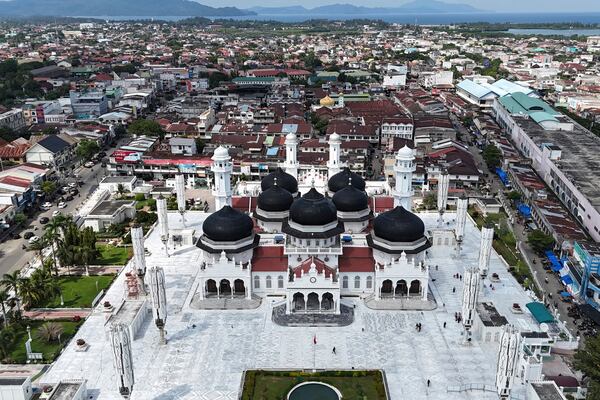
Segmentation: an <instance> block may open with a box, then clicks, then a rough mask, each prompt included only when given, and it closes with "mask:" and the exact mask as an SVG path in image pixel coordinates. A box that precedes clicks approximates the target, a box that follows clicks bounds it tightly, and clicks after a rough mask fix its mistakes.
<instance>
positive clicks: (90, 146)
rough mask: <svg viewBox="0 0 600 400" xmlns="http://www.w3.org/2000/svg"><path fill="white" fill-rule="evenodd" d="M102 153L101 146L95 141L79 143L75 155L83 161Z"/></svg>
mask: <svg viewBox="0 0 600 400" xmlns="http://www.w3.org/2000/svg"><path fill="white" fill-rule="evenodd" d="M99 151H100V146H98V143H96V142H95V141H94V140H82V141H81V142H79V145H78V146H77V149H76V150H75V153H76V154H77V157H79V158H80V159H82V160H89V159H90V158H92V156H93V155H94V154H96V153H98V152H99Z"/></svg>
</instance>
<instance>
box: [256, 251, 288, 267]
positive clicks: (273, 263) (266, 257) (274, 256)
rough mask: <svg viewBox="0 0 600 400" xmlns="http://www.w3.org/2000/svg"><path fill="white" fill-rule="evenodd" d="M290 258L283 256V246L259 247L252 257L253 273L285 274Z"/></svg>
mask: <svg viewBox="0 0 600 400" xmlns="http://www.w3.org/2000/svg"><path fill="white" fill-rule="evenodd" d="M287 267H288V258H287V257H286V256H284V255H283V246H259V247H257V248H256V249H255V250H254V256H253V257H252V271H257V272H270V271H274V272H275V271H277V272H285V271H287Z"/></svg>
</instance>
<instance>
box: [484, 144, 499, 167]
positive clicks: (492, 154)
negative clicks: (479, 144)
mask: <svg viewBox="0 0 600 400" xmlns="http://www.w3.org/2000/svg"><path fill="white" fill-rule="evenodd" d="M482 156H483V159H484V160H485V162H486V164H487V166H488V168H489V169H495V168H496V167H499V166H500V164H501V163H500V160H501V158H502V154H501V153H500V149H498V148H497V147H496V146H494V145H493V144H490V145H487V146H485V148H484V149H483V154H482Z"/></svg>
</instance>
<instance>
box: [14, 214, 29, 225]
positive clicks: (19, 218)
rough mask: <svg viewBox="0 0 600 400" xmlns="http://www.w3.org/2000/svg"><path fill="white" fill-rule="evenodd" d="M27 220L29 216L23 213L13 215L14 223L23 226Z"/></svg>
mask: <svg viewBox="0 0 600 400" xmlns="http://www.w3.org/2000/svg"><path fill="white" fill-rule="evenodd" d="M26 221H27V217H26V216H25V214H23V213H16V214H15V216H14V217H13V224H15V225H16V226H21V225H23V224H24V223H25V222H26Z"/></svg>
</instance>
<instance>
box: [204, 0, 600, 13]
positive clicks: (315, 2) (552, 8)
mask: <svg viewBox="0 0 600 400" xmlns="http://www.w3.org/2000/svg"><path fill="white" fill-rule="evenodd" d="M196 1H198V2H200V3H203V4H206V5H210V6H215V7H222V6H236V7H240V8H247V7H253V6H265V7H270V6H284V5H304V6H305V7H307V8H312V7H315V6H320V5H325V4H334V3H350V4H356V5H366V6H372V7H376V6H397V5H400V4H404V3H408V2H409V0H245V1H240V0H196ZM417 1H419V0H417ZM443 1H444V2H446V3H463V4H470V5H472V6H474V7H477V8H480V9H482V10H490V11H497V12H520V11H523V12H600V0H494V1H492V0H443Z"/></svg>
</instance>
